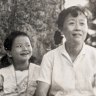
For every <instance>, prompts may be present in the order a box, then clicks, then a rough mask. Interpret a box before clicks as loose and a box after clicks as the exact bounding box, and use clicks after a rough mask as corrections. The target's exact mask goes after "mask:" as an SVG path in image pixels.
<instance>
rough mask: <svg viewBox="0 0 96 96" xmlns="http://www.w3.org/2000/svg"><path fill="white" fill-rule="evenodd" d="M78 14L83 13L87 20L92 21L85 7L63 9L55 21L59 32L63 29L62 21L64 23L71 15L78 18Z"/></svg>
mask: <svg viewBox="0 0 96 96" xmlns="http://www.w3.org/2000/svg"><path fill="white" fill-rule="evenodd" d="M78 12H81V13H83V14H84V15H85V16H86V18H87V20H88V21H89V20H91V19H92V14H91V12H90V11H89V10H88V8H85V7H82V6H71V7H69V8H67V9H63V10H62V11H61V12H60V14H59V16H58V20H57V22H56V23H57V25H58V28H59V29H60V30H62V28H63V24H64V21H65V18H66V17H67V16H68V15H69V14H71V15H72V16H73V17H77V16H78Z"/></svg>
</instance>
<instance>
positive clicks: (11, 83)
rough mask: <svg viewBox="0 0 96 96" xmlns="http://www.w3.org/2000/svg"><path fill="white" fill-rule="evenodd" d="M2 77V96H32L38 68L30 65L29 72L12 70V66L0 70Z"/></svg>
mask: <svg viewBox="0 0 96 96" xmlns="http://www.w3.org/2000/svg"><path fill="white" fill-rule="evenodd" d="M0 74H1V75H2V76H3V77H4V83H3V87H4V94H5V95H4V96H19V95H20V96H33V94H34V92H35V90H36V86H37V83H36V81H37V78H38V75H39V66H38V65H35V64H33V63H30V66H29V70H24V71H20V70H16V71H15V70H14V67H13V65H10V66H9V67H5V68H2V69H0Z"/></svg>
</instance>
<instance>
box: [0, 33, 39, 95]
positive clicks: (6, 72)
mask: <svg viewBox="0 0 96 96" xmlns="http://www.w3.org/2000/svg"><path fill="white" fill-rule="evenodd" d="M4 48H5V50H6V52H7V55H6V56H4V57H3V58H2V59H1V64H2V66H3V67H4V68H1V69H0V76H2V77H3V78H4V82H0V84H1V83H2V84H3V87H0V88H3V93H4V96H33V95H34V92H35V89H36V86H37V83H36V80H37V77H38V74H39V66H38V65H35V64H33V63H30V62H29V61H30V57H31V56H32V46H31V42H30V40H29V37H28V35H27V34H26V33H24V32H19V31H15V32H12V33H11V34H9V35H8V37H7V38H6V39H5V42H4ZM2 84H1V85H2Z"/></svg>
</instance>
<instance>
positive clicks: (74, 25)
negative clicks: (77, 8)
mask: <svg viewBox="0 0 96 96" xmlns="http://www.w3.org/2000/svg"><path fill="white" fill-rule="evenodd" d="M62 31H63V34H64V35H65V37H66V42H69V43H73V42H74V43H75V44H76V43H78V44H80V43H84V40H85V38H86V35H87V31H88V25H87V18H86V17H85V15H84V14H83V13H80V12H78V16H77V17H73V16H72V15H71V14H69V15H68V16H67V17H66V18H65V21H64V24H63V30H62Z"/></svg>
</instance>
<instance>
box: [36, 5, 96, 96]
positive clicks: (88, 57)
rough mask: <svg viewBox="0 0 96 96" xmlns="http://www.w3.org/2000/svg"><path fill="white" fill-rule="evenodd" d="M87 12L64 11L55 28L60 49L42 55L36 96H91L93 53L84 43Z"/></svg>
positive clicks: (95, 54)
mask: <svg viewBox="0 0 96 96" xmlns="http://www.w3.org/2000/svg"><path fill="white" fill-rule="evenodd" d="M88 15H89V11H88V10H87V9H85V8H83V7H80V6H72V7H69V8H67V9H64V10H63V11H61V13H60V14H59V17H58V20H57V24H58V28H59V30H61V32H62V33H63V34H64V35H65V37H66V41H65V43H64V45H61V46H60V47H58V48H56V49H54V50H52V51H50V52H48V53H47V54H45V55H44V57H43V60H42V63H41V70H40V76H39V79H38V81H39V84H38V88H37V91H36V96H94V92H93V86H92V83H93V81H94V80H95V79H94V75H95V74H96V49H95V48H93V47H91V46H88V45H86V44H85V43H84V41H85V39H86V36H87V32H88V20H89V16H88Z"/></svg>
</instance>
